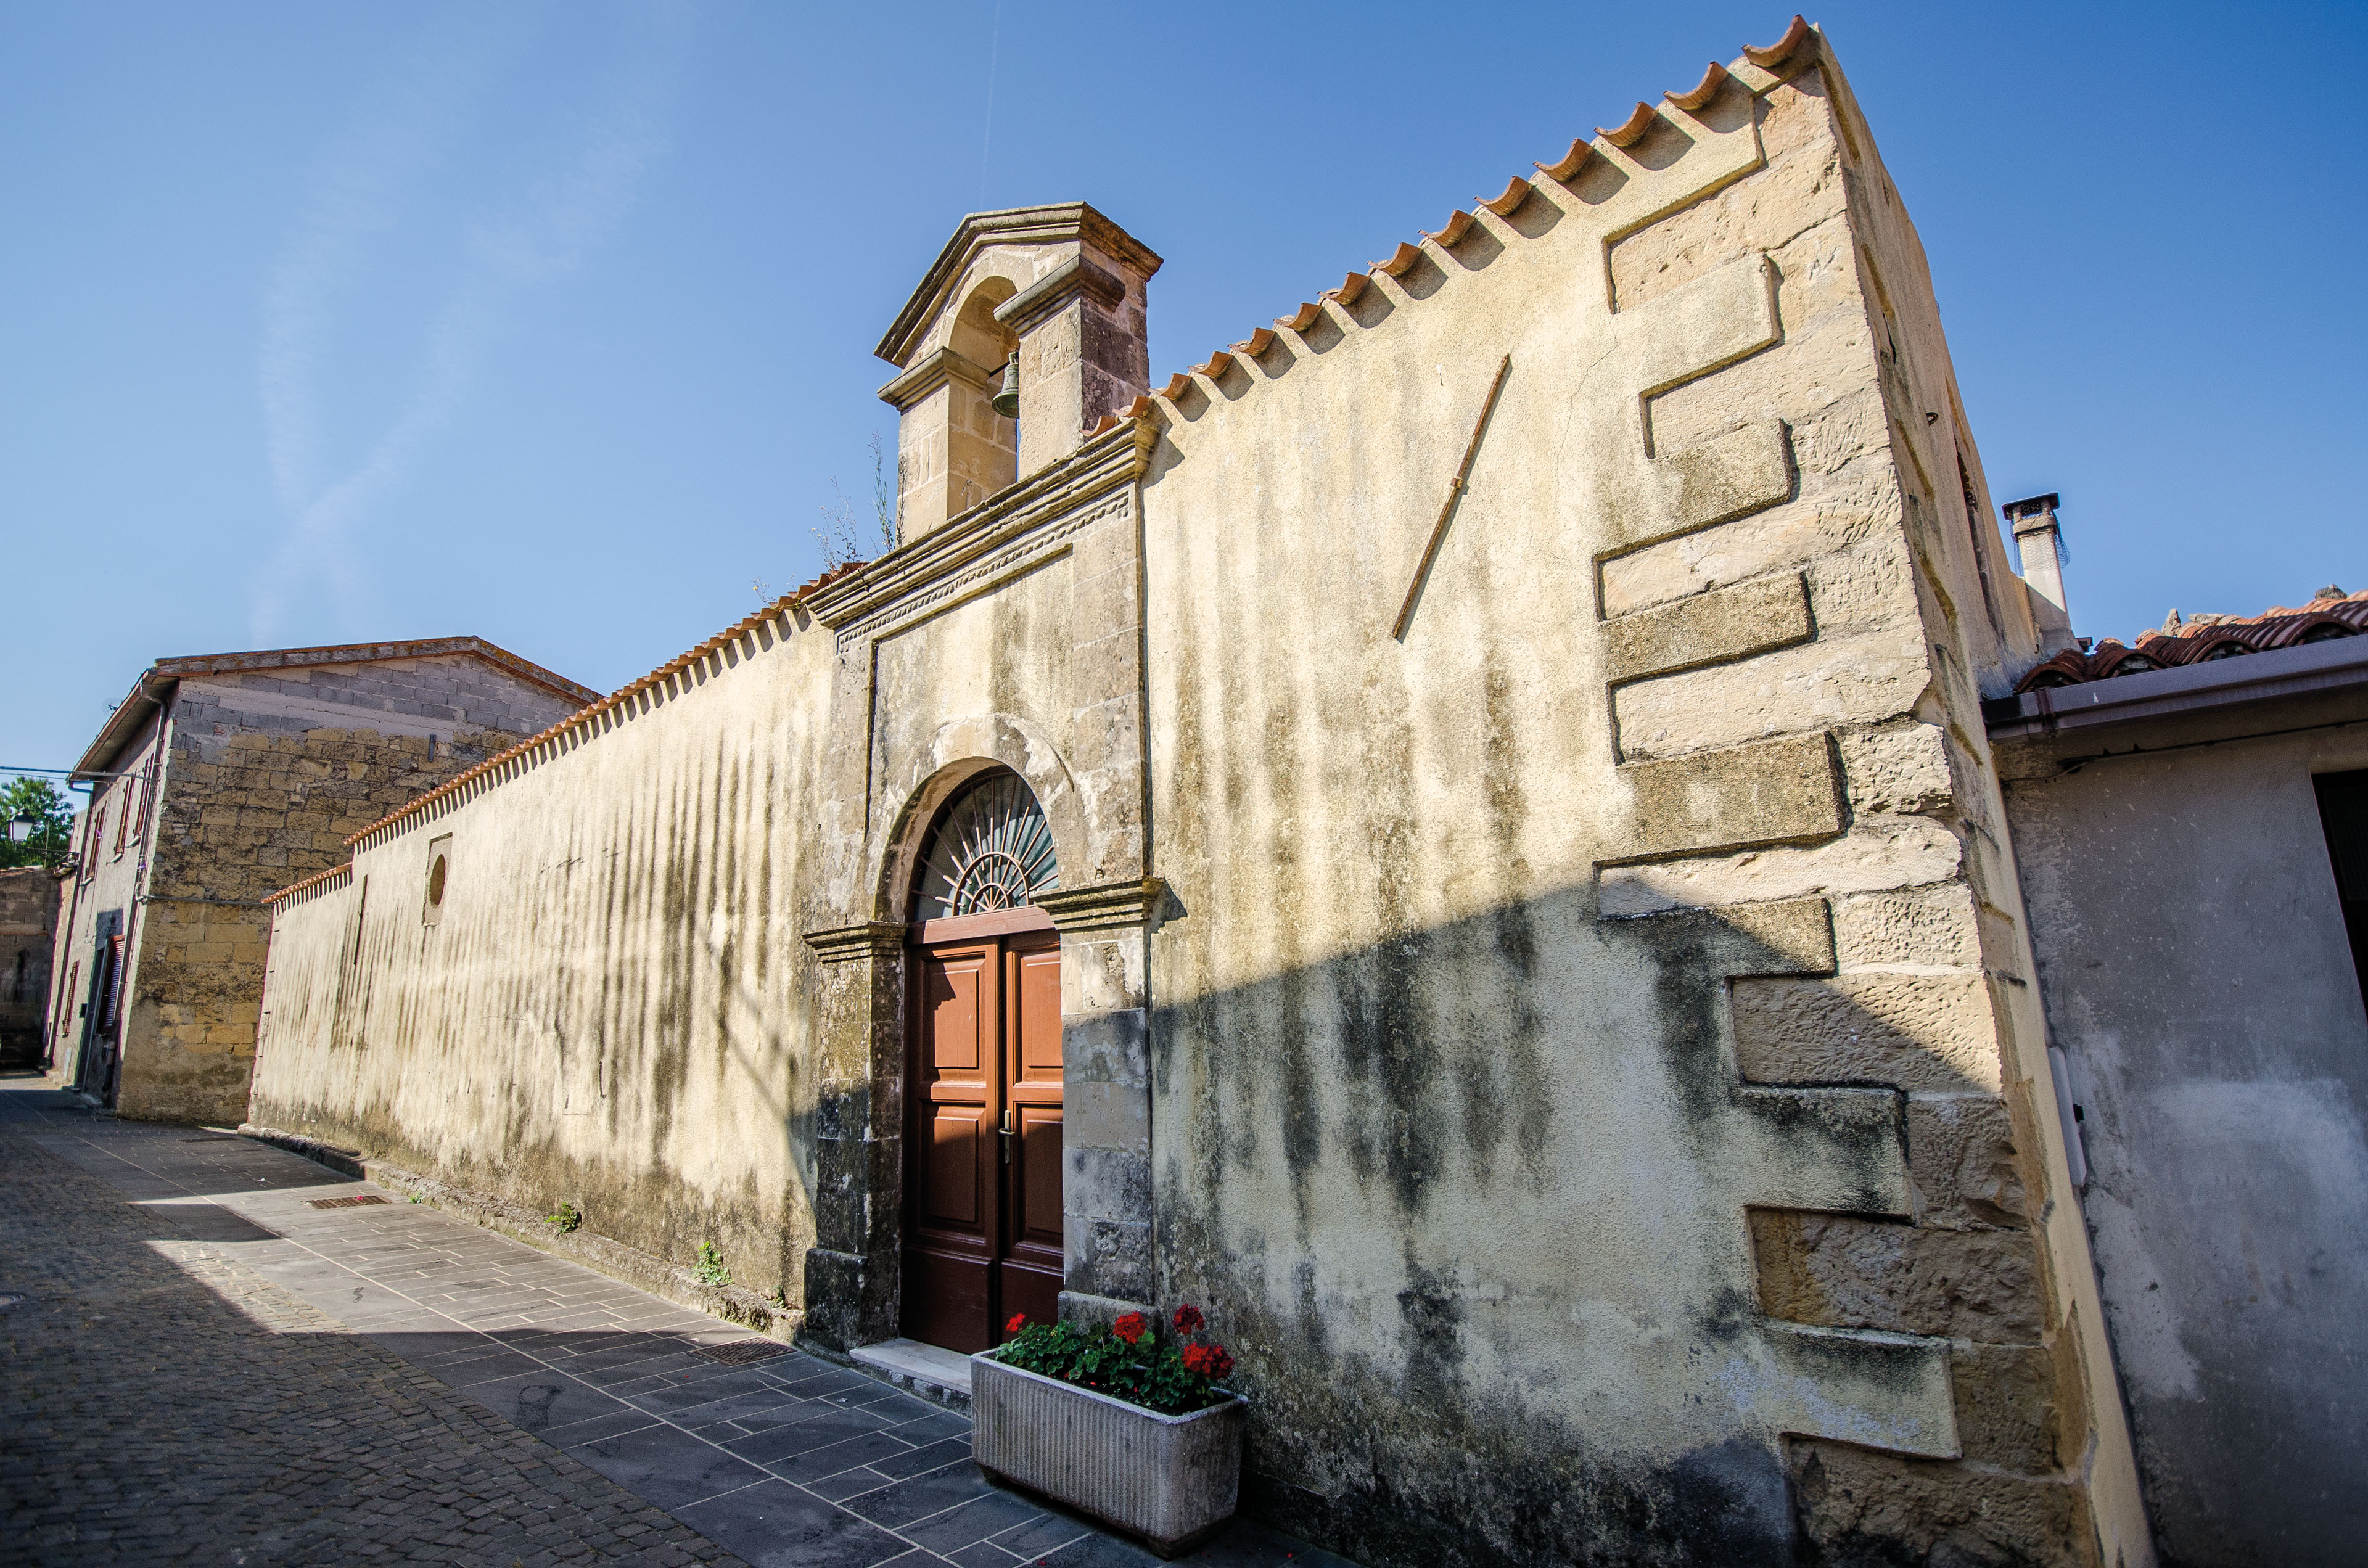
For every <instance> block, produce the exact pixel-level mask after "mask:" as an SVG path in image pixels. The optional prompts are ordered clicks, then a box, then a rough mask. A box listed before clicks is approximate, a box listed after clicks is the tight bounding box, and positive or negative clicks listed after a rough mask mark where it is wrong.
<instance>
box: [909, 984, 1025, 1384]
mask: <svg viewBox="0 0 2368 1568" xmlns="http://www.w3.org/2000/svg"><path fill="white" fill-rule="evenodd" d="M915 958H916V962H915V963H914V965H913V970H914V984H913V993H914V994H913V1004H912V1016H913V1022H914V1037H915V1038H914V1040H913V1042H912V1047H911V1061H912V1073H913V1082H912V1084H911V1086H910V1092H909V1093H908V1095H907V1096H906V1106H907V1112H906V1115H907V1123H906V1131H905V1149H906V1155H905V1158H906V1170H905V1247H904V1260H903V1261H904V1274H905V1280H904V1284H905V1290H904V1295H905V1308H904V1318H905V1333H906V1334H908V1335H912V1336H913V1337H914V1338H916V1339H921V1340H926V1341H928V1343H930V1344H932V1345H942V1346H946V1347H947V1348H948V1349H951V1350H984V1349H985V1348H986V1347H987V1346H989V1345H991V1344H993V1343H994V1340H993V1339H991V1338H990V1337H988V1335H987V1329H988V1327H989V1325H990V1324H992V1323H993V1321H994V1318H993V1312H994V1307H995V1279H994V1273H995V1237H996V1234H997V1233H998V1228H999V1216H998V1215H997V1213H996V1207H997V1205H996V1199H997V1198H998V1197H999V1196H1000V1194H999V1187H1000V1180H999V1176H1000V1173H999V1171H998V1169H997V1167H996V1144H997V1143H998V1142H1001V1140H1000V1139H998V1138H996V1136H995V1135H994V1133H993V1131H992V1129H994V1127H995V1126H996V1121H997V1119H998V1118H999V1117H1000V1116H1001V1114H1002V1104H1001V1102H1002V1098H1003V1093H1002V1089H1003V1085H1002V1083H1001V1081H1000V1074H996V1073H995V1072H994V1071H992V1069H993V1066H994V1064H995V1062H996V1056H997V1051H998V1048H999V1045H1000V1040H999V1035H1000V1033H1001V1031H1000V1029H999V1028H998V1027H997V1026H998V1024H999V1023H1000V1019H1001V1015H1002V1006H1001V1000H1002V998H1001V993H1002V953H1001V951H1000V949H999V948H998V947H997V946H996V944H994V943H991V942H990V943H965V944H962V945H961V946H959V947H950V948H943V949H936V950H933V951H930V952H926V953H916V955H915Z"/></svg>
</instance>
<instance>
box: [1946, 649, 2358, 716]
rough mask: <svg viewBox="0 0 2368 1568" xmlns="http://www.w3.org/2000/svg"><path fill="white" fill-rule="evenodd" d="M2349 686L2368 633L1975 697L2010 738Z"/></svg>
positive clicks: (2354, 678)
mask: <svg viewBox="0 0 2368 1568" xmlns="http://www.w3.org/2000/svg"><path fill="white" fill-rule="evenodd" d="M2356 688H2368V637H2345V638H2340V639H2338V640H2336V641H2333V642H2305V643H2303V644H2301V645H2300V646H2298V647H2292V648H2280V649H2276V650H2274V651H2272V652H2270V653H2257V654H2254V655H2251V656H2250V657H2247V658H2242V659H2215V660H2213V661H2211V662H2210V663H2207V664H2200V665H2176V666H2173V667H2171V668H2169V669H2158V670H2147V671H2146V672H2145V673H2144V674H2141V675H2130V676H2116V677H2114V678H2112V679H2111V680H2095V681H2084V682H2081V683H2079V684H2078V685H2073V686H2055V687H2039V688H2037V689H2035V690H2032V691H2024V692H2018V693H2016V694H2015V695H2014V696H2012V697H2000V698H1994V699H1991V700H1989V701H1987V702H1985V703H1983V704H1982V717H1983V720H1984V722H1986V723H1987V726H1988V729H1989V734H1990V739H1991V740H1992V741H1994V742H1995V741H2010V740H2021V739H2025V738H2028V737H2030V736H2033V735H2041V734H2055V733H2060V732H2062V731H2065V730H2076V729H2096V728H2102V727H2104V726H2107V725H2117V724H2132V723H2137V722H2141V721H2144V720H2148V719H2159V718H2164V717H2167V716H2169V715H2171V714H2175V713H2185V712H2193V711H2201V710H2209V709H2218V708H2228V707H2233V706H2236V705H2237V704H2240V703H2250V702H2267V701H2270V700H2272V699H2277V698H2285V697H2301V696H2306V695H2311V694H2316V693H2325V692H2334V691H2343V690H2350V689H2356Z"/></svg>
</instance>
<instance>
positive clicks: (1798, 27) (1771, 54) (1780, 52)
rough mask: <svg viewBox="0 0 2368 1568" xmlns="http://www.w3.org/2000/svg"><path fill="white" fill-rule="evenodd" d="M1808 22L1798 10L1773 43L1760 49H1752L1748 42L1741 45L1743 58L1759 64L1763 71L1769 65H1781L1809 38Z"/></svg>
mask: <svg viewBox="0 0 2368 1568" xmlns="http://www.w3.org/2000/svg"><path fill="white" fill-rule="evenodd" d="M1809 30H1810V29H1809V24H1808V23H1807V22H1806V21H1804V20H1803V19H1802V17H1801V16H1800V14H1799V13H1798V12H1795V13H1794V14H1793V25H1792V26H1791V27H1789V28H1785V29H1784V36H1783V37H1782V38H1780V39H1778V40H1776V41H1775V42H1774V43H1771V44H1769V45H1767V46H1766V47H1764V48H1760V49H1754V48H1752V47H1751V46H1750V45H1749V44H1748V43H1747V44H1745V45H1744V46H1743V58H1744V59H1746V60H1748V61H1749V62H1751V63H1753V64H1754V65H1757V66H1759V68H1760V69H1761V70H1763V71H1765V70H1767V69H1769V68H1770V66H1775V65H1782V64H1783V63H1784V62H1786V61H1787V60H1790V59H1792V58H1793V51H1794V50H1796V49H1799V48H1800V47H1801V46H1802V45H1803V44H1804V43H1806V42H1807V41H1808V40H1809Z"/></svg>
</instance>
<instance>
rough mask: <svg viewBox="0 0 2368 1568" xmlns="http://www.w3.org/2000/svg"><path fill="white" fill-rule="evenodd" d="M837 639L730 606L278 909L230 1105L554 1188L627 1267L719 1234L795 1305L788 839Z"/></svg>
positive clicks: (765, 1287) (815, 760)
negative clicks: (694, 646) (560, 727)
mask: <svg viewBox="0 0 2368 1568" xmlns="http://www.w3.org/2000/svg"><path fill="white" fill-rule="evenodd" d="M832 657H833V655H832V646H831V639H830V636H829V634H828V633H827V632H826V631H820V632H817V631H811V630H806V629H803V628H802V627H801V626H800V625H799V624H798V621H797V619H796V618H794V617H793V616H791V615H790V614H788V613H787V612H784V613H781V614H779V615H769V616H767V617H765V618H762V619H752V620H751V621H750V622H749V623H746V625H744V626H743V627H741V628H739V629H737V630H736V631H735V632H734V635H732V636H730V637H729V638H723V639H718V640H717V642H715V643H714V644H712V645H711V646H710V648H709V649H707V650H706V651H704V652H703V653H702V654H701V656H700V657H699V658H698V659H696V660H689V659H687V660H685V661H683V662H682V667H681V668H680V669H679V670H677V671H674V672H673V673H671V674H669V675H668V676H666V678H665V679H663V680H661V681H658V682H656V683H655V684H652V685H644V686H643V687H641V688H639V690H638V692H637V694H636V695H635V696H634V697H633V699H632V700H631V701H629V702H625V703H622V704H620V705H613V706H609V707H604V708H601V709H598V710H596V716H595V717H593V718H592V719H589V720H587V722H586V725H585V726H584V727H582V728H580V729H576V730H573V731H571V732H570V733H568V734H567V735H565V736H564V738H561V739H558V740H554V741H552V742H548V743H546V744H543V745H542V746H540V747H538V748H536V749H535V750H533V751H532V752H530V753H529V754H526V755H524V756H519V757H518V758H515V759H513V760H512V761H510V762H508V763H505V764H503V765H501V767H499V768H498V769H496V770H495V772H493V773H490V774H481V775H479V776H477V778H474V779H472V781H471V782H470V783H468V784H467V785H464V786H462V787H461V788H460V789H458V790H454V791H453V792H451V793H450V794H448V795H446V796H444V797H442V798H440V799H439V800H438V801H435V802H434V803H432V804H431V805H430V806H428V807H427V808H425V809H423V810H421V811H419V812H414V813H412V814H411V815H409V816H407V817H405V818H404V820H403V821H402V822H400V823H397V824H392V825H390V826H388V827H386V828H383V829H381V830H379V831H378V832H376V833H373V834H371V835H369V836H368V837H367V838H365V839H364V840H363V841H362V842H361V844H359V846H357V849H356V852H355V854H354V857H353V863H352V869H351V872H350V873H345V872H340V873H338V874H337V875H336V876H334V877H332V878H331V879H329V881H327V882H325V883H324V884H322V885H320V886H318V887H317V888H314V889H312V890H308V891H306V892H302V893H300V894H297V895H295V896H294V897H292V898H291V899H290V900H289V901H287V902H286V903H283V904H281V905H280V906H279V920H278V923H277V926H276V928H275V932H274V936H273V939H272V944H271V952H270V971H269V979H268V985H267V987H266V989H265V992H264V996H265V999H266V1006H267V1007H268V1018H267V1020H266V1023H265V1034H264V1045H263V1049H262V1053H261V1062H260V1065H259V1067H258V1069H257V1071H256V1077H255V1092H254V1099H253V1103H252V1107H251V1109H250V1111H249V1119H251V1120H252V1121H253V1122H254V1123H255V1124H256V1125H259V1126H265V1127H269V1128H273V1129H277V1130H280V1131H287V1132H290V1133H295V1134H298V1135H302V1136H306V1137H311V1138H314V1139H317V1140H320V1141H322V1142H327V1143H330V1144H334V1145H336V1146H339V1147H341V1148H345V1149H348V1150H353V1151H356V1152H357V1153H359V1155H361V1156H362V1157H364V1158H367V1159H369V1160H370V1161H372V1162H376V1163H381V1164H383V1165H386V1166H389V1167H393V1168H394V1169H396V1170H399V1171H404V1172H409V1173H414V1174H416V1175H417V1176H420V1177H422V1178H433V1179H434V1180H435V1181H436V1182H438V1183H439V1184H441V1187H440V1189H439V1190H448V1191H450V1193H452V1194H454V1195H455V1196H454V1198H453V1200H454V1201H456V1202H464V1203H468V1204H472V1205H473V1206H474V1207H475V1208H476V1209H478V1210H480V1211H482V1212H484V1213H487V1214H490V1215H497V1216H498V1215H505V1214H518V1215H529V1216H531V1215H541V1214H547V1213H551V1212H552V1211H553V1210H555V1208H556V1206H557V1205H558V1204H559V1203H560V1202H562V1201H563V1200H565V1201H571V1202H574V1203H575V1204H576V1205H578V1207H579V1209H580V1210H581V1212H582V1214H583V1215H584V1231H585V1234H586V1237H589V1236H592V1235H598V1236H599V1237H602V1238H605V1239H606V1241H608V1242H609V1243H612V1244H615V1245H614V1248H613V1249H612V1250H611V1251H610V1252H609V1254H608V1255H607V1256H606V1257H605V1259H599V1260H596V1261H604V1262H605V1264H606V1266H608V1267H612V1268H616V1269H620V1270H623V1271H627V1272H631V1273H633V1274H634V1276H635V1277H636V1278H640V1279H642V1280H643V1282H645V1283H650V1284H655V1285H660V1286H663V1285H665V1284H666V1277H667V1275H668V1274H669V1272H670V1271H671V1270H673V1269H675V1268H677V1267H682V1268H687V1267H688V1266H689V1264H690V1263H691V1262H692V1260H693V1257H694V1254H695V1252H696V1249H697V1247H698V1245H699V1244H700V1243H701V1242H712V1243H714V1244H716V1245H717V1247H718V1248H719V1250H720V1251H721V1253H722V1256H723V1258H724V1260H725V1262H726V1265H727V1267H729V1268H730V1270H731V1273H732V1275H733V1278H734V1280H735V1281H736V1282H738V1283H739V1284H740V1285H742V1286H745V1287H746V1288H747V1289H748V1290H751V1291H753V1292H756V1293H758V1294H763V1295H772V1294H774V1293H776V1292H780V1291H786V1292H787V1300H788V1301H791V1302H792V1303H794V1302H795V1301H798V1299H799V1290H800V1282H801V1277H802V1274H803V1264H804V1256H805V1249H806V1247H807V1245H808V1244H810V1242H811V1240H812V1236H813V1230H814V1218H813V1205H812V1201H811V1199H810V1196H809V1193H810V1188H811V1186H812V1183H813V1180H814V1136H815V1130H814V1107H815V1096H816V1088H815V1082H814V1068H813V1065H812V1062H811V1060H810V1057H809V1054H808V1051H807V1045H806V1038H807V1037H806V1028H805V1016H804V1011H803V1006H801V1005H800V1004H799V1001H798V998H800V997H801V996H802V994H803V990H804V988H805V987H806V986H807V985H808V984H809V983H810V980H809V966H810V965H811V963H812V958H811V955H810V954H809V952H808V950H807V949H806V948H805V947H804V945H803V944H802V943H800V942H798V941H797V940H796V939H795V937H794V935H793V931H794V928H795V911H796V909H797V908H798V905H799V903H800V900H801V897H802V895H803V890H804V888H805V887H806V885H807V884H808V883H809V882H810V881H811V879H812V877H813V875H814V869H815V862H814V859H813V858H810V857H805V856H802V855H800V854H799V853H798V844H799V840H800V838H801V836H802V835H804V834H806V833H810V832H811V831H812V824H814V821H815V820H816V816H817V806H816V801H815V793H814V784H813V780H814V777H815V775H816V773H817V771H818V768H819V756H818V754H819V751H820V748H821V746H822V744H823V741H824V733H825V726H824V722H823V719H824V712H823V705H824V704H825V703H826V702H827V700H828V697H829V691H830V683H829V672H830V669H831V665H832ZM436 854H442V855H443V856H445V857H446V858H447V862H448V868H449V869H448V875H447V881H446V892H445V899H444V903H443V904H442V906H441V908H440V909H439V910H438V911H436V912H435V913H436V915H437V918H436V919H435V921H434V923H433V924H430V923H429V920H428V915H429V913H430V912H429V909H428V906H427V875H428V869H429V866H430V864H431V863H432V860H433V858H434V856H435V855H436ZM752 1300H753V1298H752Z"/></svg>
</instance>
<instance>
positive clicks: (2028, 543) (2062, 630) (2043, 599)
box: [2006, 494, 2073, 659]
mask: <svg viewBox="0 0 2368 1568" xmlns="http://www.w3.org/2000/svg"><path fill="white" fill-rule="evenodd" d="M2006 522H2007V527H2009V528H2012V529H2013V530H2014V543H2015V548H2016V549H2017V550H2018V551H2021V554H2022V585H2023V589H2024V591H2025V593H2026V594H2027V596H2028V597H2029V598H2030V600H2031V621H2032V627H2033V628H2034V629H2035V630H2036V631H2038V633H2039V656H2040V657H2041V658H2043V659H2044V658H2050V657H2053V656H2054V655H2055V654H2056V653H2062V652H2063V651H2064V650H2065V649H2066V648H2069V647H2071V646H2072V645H2073V637H2072V611H2071V608H2070V607H2069V606H2067V605H2066V603H2065V599H2064V563H2065V562H2066V561H2069V560H2070V559H2071V558H2072V557H2071V554H2070V552H2069V551H2066V549H2065V548H2064V529H2063V527H2062V525H2060V524H2059V523H2057V522H2056V520H2055V496H2054V495H2053V494H2047V495H2033V496H2032V497H2030V498H2029V499H2028V500H2023V501H2009V502H2008V503H2007V504H2006Z"/></svg>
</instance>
